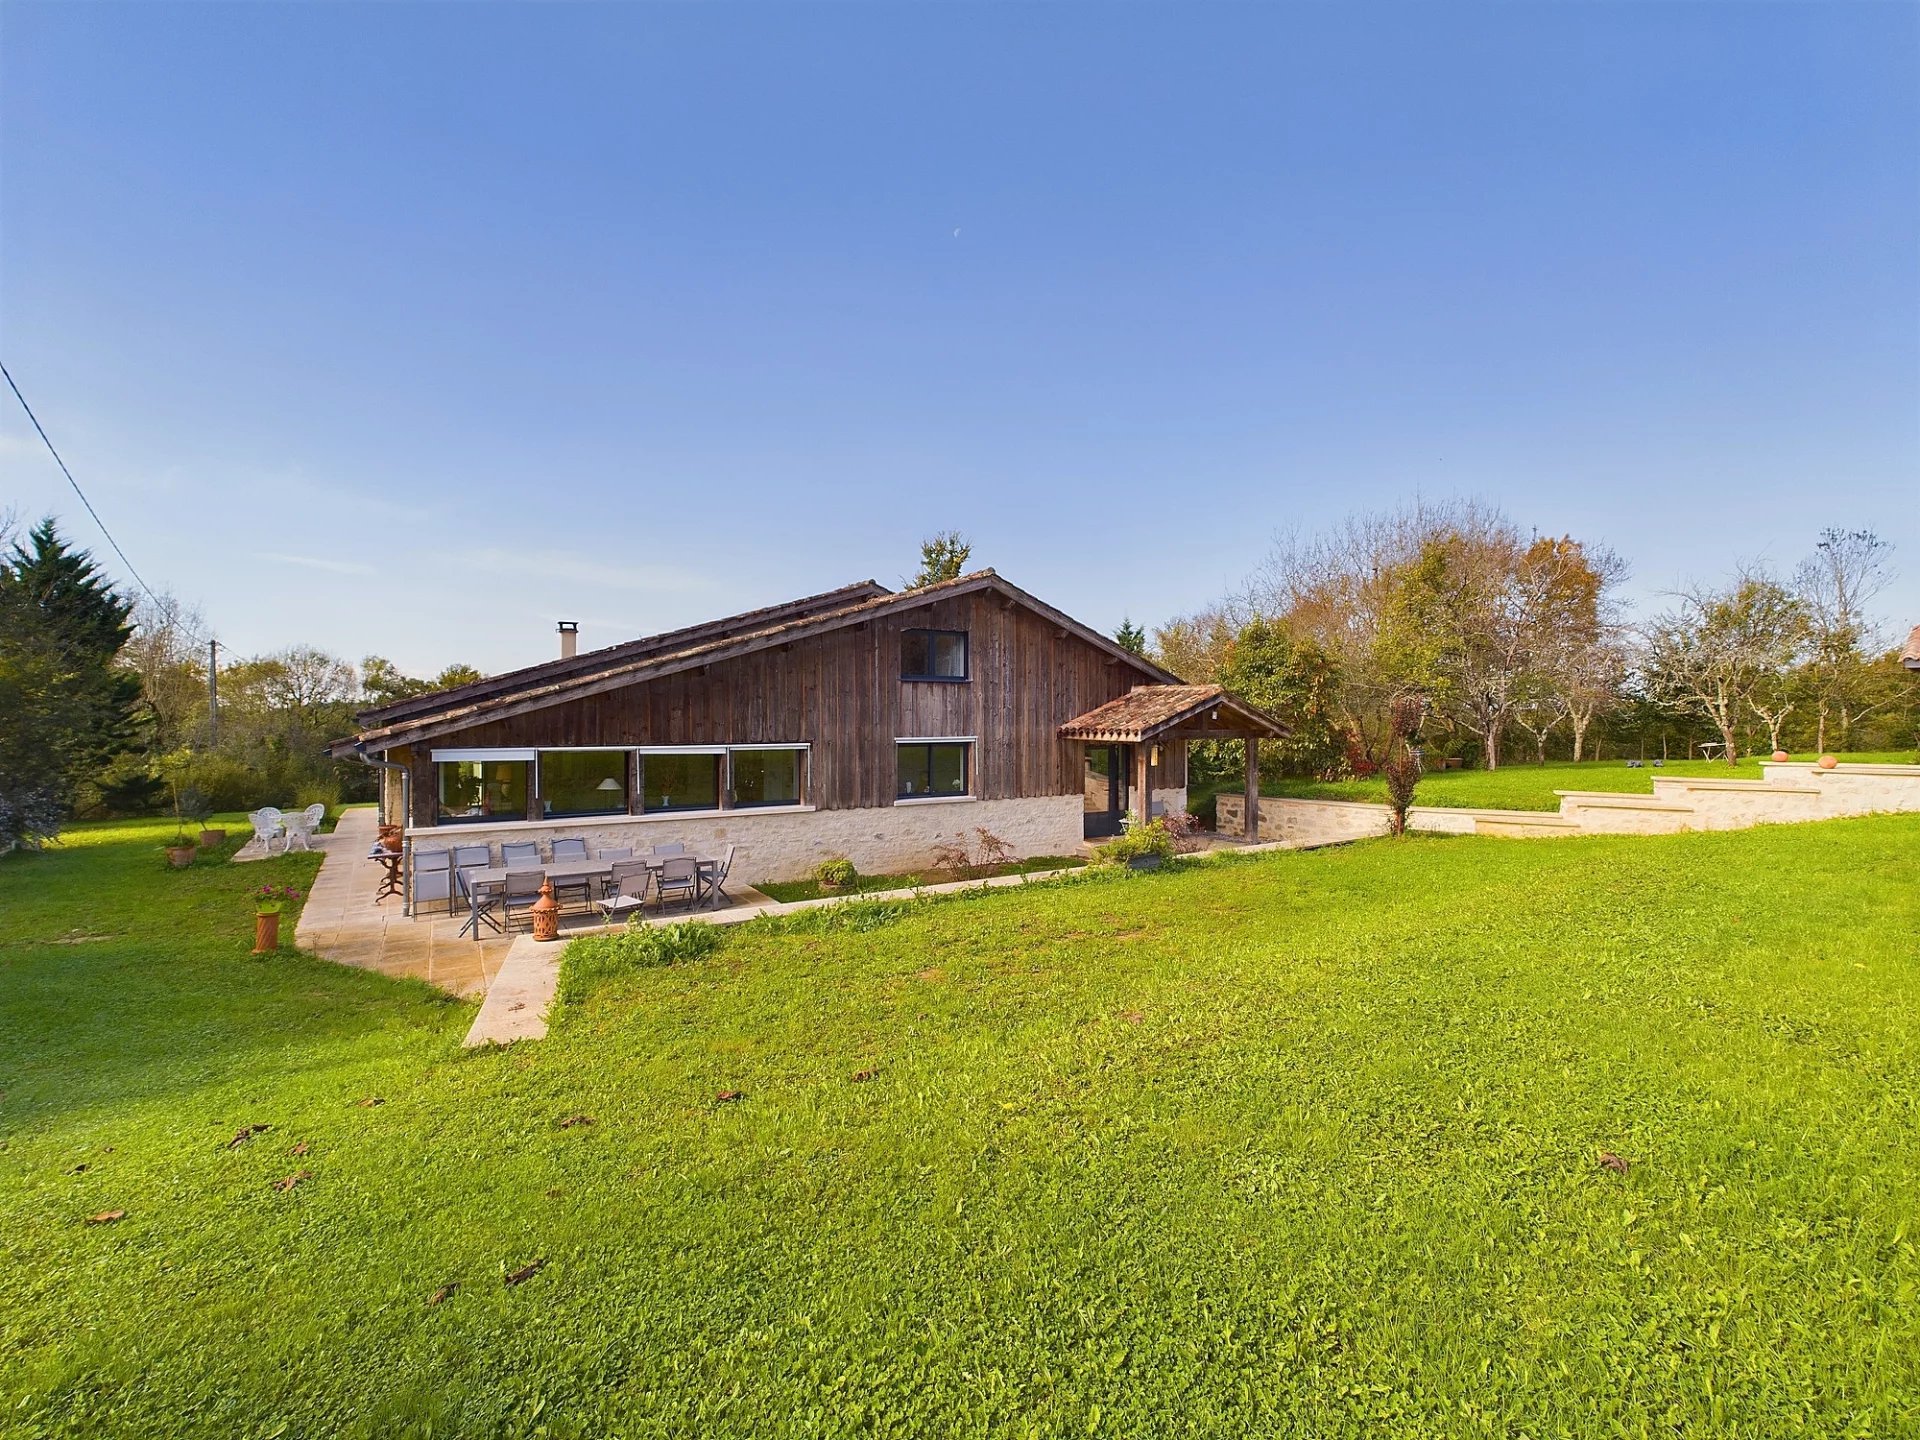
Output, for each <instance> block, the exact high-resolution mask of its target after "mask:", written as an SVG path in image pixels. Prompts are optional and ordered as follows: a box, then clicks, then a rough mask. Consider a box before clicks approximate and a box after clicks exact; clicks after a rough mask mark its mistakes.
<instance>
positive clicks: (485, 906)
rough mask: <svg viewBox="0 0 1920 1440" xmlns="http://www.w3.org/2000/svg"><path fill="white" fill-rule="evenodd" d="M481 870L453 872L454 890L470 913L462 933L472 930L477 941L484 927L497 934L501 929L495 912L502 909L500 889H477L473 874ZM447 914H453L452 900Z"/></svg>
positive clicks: (492, 887)
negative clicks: (490, 927)
mask: <svg viewBox="0 0 1920 1440" xmlns="http://www.w3.org/2000/svg"><path fill="white" fill-rule="evenodd" d="M479 868H480V867H479V866H477V865H470V866H468V867H467V868H465V869H460V868H457V867H456V868H455V870H454V872H453V888H454V889H455V890H456V891H458V892H459V897H460V903H461V904H462V905H465V906H466V907H467V911H468V919H467V921H466V923H465V924H463V925H461V927H460V933H461V934H462V935H464V934H466V933H467V931H468V929H469V928H471V929H472V931H473V938H474V939H475V940H478V939H479V938H480V927H481V926H482V925H491V926H492V927H493V928H494V930H495V931H496V932H497V931H499V930H500V928H501V926H500V917H499V916H498V915H496V914H494V911H496V910H498V909H499V908H500V887H499V886H498V885H487V886H484V887H479V888H476V886H475V882H474V880H473V873H474V871H475V870H478V869H479ZM533 873H535V874H537V873H539V872H537V871H535V872H533ZM447 913H448V914H452V913H453V901H452V900H451V899H449V900H448V901H447Z"/></svg>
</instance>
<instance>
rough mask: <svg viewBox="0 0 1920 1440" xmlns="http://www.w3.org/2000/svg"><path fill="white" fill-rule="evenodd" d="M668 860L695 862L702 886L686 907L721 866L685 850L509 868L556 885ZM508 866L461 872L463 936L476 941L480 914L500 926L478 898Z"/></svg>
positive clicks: (495, 884)
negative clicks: (540, 876)
mask: <svg viewBox="0 0 1920 1440" xmlns="http://www.w3.org/2000/svg"><path fill="white" fill-rule="evenodd" d="M669 860H691V861H693V862H694V872H695V876H696V879H697V880H698V881H699V883H700V884H701V886H702V887H704V888H703V889H702V890H701V892H700V893H697V894H696V895H695V896H694V901H693V905H692V906H689V907H688V908H689V909H692V908H694V907H695V906H698V905H699V904H700V903H701V902H702V901H703V900H705V899H706V896H707V893H708V892H709V891H710V890H711V888H712V881H713V877H714V875H715V873H716V872H717V871H718V870H719V868H720V861H719V860H718V859H717V858H716V857H714V856H711V855H696V854H694V853H693V852H692V851H688V852H687V853H686V854H684V855H639V856H635V857H634V859H633V861H632V862H628V861H613V860H549V861H548V862H547V863H545V864H544V865H525V866H514V867H512V868H514V869H524V870H538V871H540V873H541V874H543V875H545V876H546V877H547V879H549V880H551V881H553V883H554V884H555V886H559V885H562V884H564V883H565V882H566V881H568V880H611V879H612V878H613V867H614V866H615V865H616V864H627V863H634V864H642V865H645V866H646V867H647V868H648V869H649V870H653V871H658V870H659V869H660V868H661V867H662V866H663V865H665V864H666V863H667V861H669ZM507 869H508V867H507V866H505V865H483V866H477V867H475V868H474V869H471V870H468V871H465V872H464V873H465V875H466V877H467V893H468V896H469V913H468V915H467V919H466V923H465V924H463V925H462V926H461V927H460V933H461V934H462V935H465V934H467V933H468V932H469V931H471V932H472V934H473V938H474V939H475V940H478V939H479V938H480V921H481V919H482V917H483V916H484V917H485V918H486V920H487V923H488V924H490V925H492V926H493V927H494V928H495V929H496V930H498V929H499V928H500V925H499V922H497V921H495V920H494V919H493V918H492V917H491V916H487V914H486V912H485V911H484V910H482V909H481V908H480V897H481V893H482V892H483V891H487V890H493V889H497V888H499V887H500V886H501V885H504V884H505V883H506V880H507Z"/></svg>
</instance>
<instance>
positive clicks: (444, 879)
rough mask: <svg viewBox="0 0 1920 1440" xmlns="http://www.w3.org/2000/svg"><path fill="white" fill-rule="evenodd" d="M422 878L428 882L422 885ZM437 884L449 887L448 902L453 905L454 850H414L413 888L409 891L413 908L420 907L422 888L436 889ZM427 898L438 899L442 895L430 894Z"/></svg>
mask: <svg viewBox="0 0 1920 1440" xmlns="http://www.w3.org/2000/svg"><path fill="white" fill-rule="evenodd" d="M436 876H437V877H438V880H437V881H436V880H435V878H434V877H436ZM422 880H425V881H426V882H427V883H426V884H425V885H422V884H421V883H420V882H421V881H422ZM437 885H444V886H446V887H447V902H448V904H449V906H451V904H452V902H453V852H452V851H451V850H416V851H414V852H413V880H412V882H411V887H412V888H410V889H409V890H408V891H407V893H408V894H409V895H411V896H412V897H413V908H414V909H415V910H418V909H419V908H420V900H421V895H420V892H421V891H422V890H432V889H435V888H436V887H437ZM425 898H427V899H429V900H438V899H439V898H440V897H439V896H438V895H429V896H427V897H425ZM449 913H451V911H449Z"/></svg>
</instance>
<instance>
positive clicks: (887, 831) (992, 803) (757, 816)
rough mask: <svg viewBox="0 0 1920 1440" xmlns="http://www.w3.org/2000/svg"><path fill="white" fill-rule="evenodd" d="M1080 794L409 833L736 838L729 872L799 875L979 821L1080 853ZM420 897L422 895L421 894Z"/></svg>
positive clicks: (1016, 843)
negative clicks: (838, 857) (838, 860)
mask: <svg viewBox="0 0 1920 1440" xmlns="http://www.w3.org/2000/svg"><path fill="white" fill-rule="evenodd" d="M1081 803H1082V802H1081V798H1080V796H1078V795H1047V796H1041V797H1038V798H1029V799H1023V800H955V801H925V802H921V803H919V804H909V805H889V806H883V807H875V808H873V809H866V810H801V809H794V810H776V811H757V810H729V811H722V812H719V813H717V814H706V815H687V816H675V815H649V816H613V817H605V818H593V819H581V820H540V821H520V822H517V823H507V824H502V825H438V826H422V827H416V828H415V829H412V830H409V831H408V832H407V836H408V839H409V840H411V841H412V843H413V846H414V848H415V849H416V850H419V849H435V848H439V847H442V846H448V847H450V846H453V845H476V844H481V843H486V844H487V845H489V846H490V847H491V849H492V850H493V853H494V856H495V858H496V859H497V858H498V856H499V853H500V842H501V841H503V840H533V841H536V842H538V843H539V844H540V851H541V854H542V855H543V856H544V855H545V854H547V853H548V849H549V847H550V845H551V844H552V841H553V840H554V839H555V838H556V837H558V836H567V837H573V836H578V837H580V838H582V839H584V840H585V841H586V842H587V848H588V849H589V850H602V849H618V848H621V847H632V848H634V849H639V848H641V847H643V846H647V845H660V844H665V843H669V842H675V841H677V842H678V843H680V844H682V845H685V846H686V847H687V848H688V849H690V850H696V851H699V852H701V853H703V854H709V855H715V854H720V853H722V852H724V851H725V850H726V848H727V846H729V845H737V846H739V850H738V852H737V853H736V854H735V856H734V860H733V878H734V879H735V880H738V881H739V882H740V883H742V884H744V885H753V884H755V883H757V882H759V881H761V880H798V879H803V878H805V876H806V875H807V874H808V872H810V871H811V870H812V869H813V867H814V866H816V865H818V864H819V863H820V862H821V861H822V860H825V859H828V858H830V857H832V856H836V855H844V856H845V857H846V858H847V859H849V860H851V861H853V863H854V864H855V865H856V866H858V867H859V869H860V870H861V872H862V873H864V874H868V875H893V874H899V873H902V872H905V871H911V870H917V869H922V868H924V867H925V866H927V865H928V864H929V863H930V862H931V860H932V858H933V848H934V846H935V845H937V844H939V843H940V842H941V841H942V840H950V839H952V838H953V836H955V835H956V834H958V835H964V836H965V837H966V839H967V841H968V843H969V845H971V844H972V843H973V842H974V840H975V836H974V833H973V832H974V829H975V827H978V826H984V827H985V828H986V829H988V830H990V831H992V832H993V833H994V834H995V835H998V836H999V837H1000V838H1001V839H1002V840H1004V841H1006V842H1007V843H1008V844H1009V845H1010V846H1012V847H1013V852H1014V853H1015V854H1016V855H1019V856H1021V857H1023V858H1024V857H1027V856H1031V855H1077V854H1079V853H1080V845H1081V821H1080V815H1081ZM422 898H427V897H425V896H424V895H423V897H422Z"/></svg>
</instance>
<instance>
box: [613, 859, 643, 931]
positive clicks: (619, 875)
mask: <svg viewBox="0 0 1920 1440" xmlns="http://www.w3.org/2000/svg"><path fill="white" fill-rule="evenodd" d="M652 873H653V872H652V871H651V870H649V869H648V868H647V862H646V861H644V860H616V861H614V862H613V875H612V878H610V879H609V880H608V881H607V898H606V899H604V900H602V901H601V902H600V909H601V912H602V913H603V914H605V915H606V917H607V923H608V924H609V925H611V924H612V923H613V922H614V921H615V920H618V919H621V918H622V917H625V918H627V919H631V918H632V917H633V916H634V914H635V913H636V912H638V911H639V910H640V909H641V908H642V907H644V906H645V905H646V903H647V887H648V885H649V883H650V882H651V877H652Z"/></svg>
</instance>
